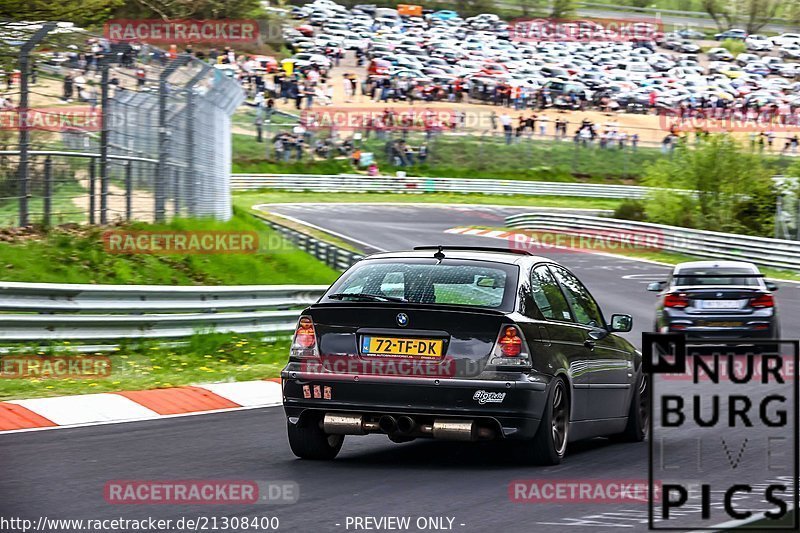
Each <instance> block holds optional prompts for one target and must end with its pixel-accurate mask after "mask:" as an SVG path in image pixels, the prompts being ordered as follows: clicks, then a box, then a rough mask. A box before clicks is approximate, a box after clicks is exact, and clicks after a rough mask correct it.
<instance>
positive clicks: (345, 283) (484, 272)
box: [323, 259, 518, 310]
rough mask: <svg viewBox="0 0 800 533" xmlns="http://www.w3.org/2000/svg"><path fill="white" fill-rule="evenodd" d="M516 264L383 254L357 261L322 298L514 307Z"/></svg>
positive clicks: (499, 307)
mask: <svg viewBox="0 0 800 533" xmlns="http://www.w3.org/2000/svg"><path fill="white" fill-rule="evenodd" d="M517 275H518V268H517V267H516V266H515V265H508V264H503V263H487V262H479V261H461V260H450V259H445V260H443V261H442V262H441V263H438V262H437V261H436V260H435V259H425V260H402V261H398V260H396V259H394V260H382V259H375V260H369V261H364V262H362V263H358V264H356V265H355V266H353V268H351V269H350V270H349V271H347V272H346V273H345V274H344V275H342V277H341V278H339V280H338V281H337V282H336V283H334V285H333V286H332V287H331V288H330V289H329V290H328V292H327V293H326V296H325V298H324V299H323V301H329V302H333V301H365V300H366V298H364V297H358V296H353V297H352V298H347V297H341V296H337V298H328V296H329V295H332V294H336V295H341V294H353V295H356V294H362V295H372V296H376V297H386V298H387V299H398V298H400V299H403V300H405V301H407V302H410V303H421V304H445V305H464V306H470V307H488V308H494V309H503V310H510V309H512V308H513V306H514V301H515V297H516V285H517Z"/></svg>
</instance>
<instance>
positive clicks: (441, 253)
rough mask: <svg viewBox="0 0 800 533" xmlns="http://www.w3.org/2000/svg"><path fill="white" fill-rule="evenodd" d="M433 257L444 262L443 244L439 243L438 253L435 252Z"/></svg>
mask: <svg viewBox="0 0 800 533" xmlns="http://www.w3.org/2000/svg"><path fill="white" fill-rule="evenodd" d="M433 258H434V259H436V260H437V261H439V262H440V263H441V262H442V259H444V252H443V251H442V245H441V244H440V245H439V249H438V250H437V251H436V253H435V254H433Z"/></svg>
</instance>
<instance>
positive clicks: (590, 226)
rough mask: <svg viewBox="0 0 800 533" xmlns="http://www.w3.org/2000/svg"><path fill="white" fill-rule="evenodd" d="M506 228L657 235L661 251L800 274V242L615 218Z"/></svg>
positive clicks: (538, 216)
mask: <svg viewBox="0 0 800 533" xmlns="http://www.w3.org/2000/svg"><path fill="white" fill-rule="evenodd" d="M505 222H506V226H508V227H510V228H519V229H534V230H556V231H563V232H570V233H574V232H587V231H588V232H598V231H600V232H621V231H628V232H636V233H638V234H651V235H652V234H654V235H656V236H657V238H658V242H659V244H660V248H661V249H662V250H663V251H665V252H675V253H681V254H686V255H692V256H697V257H703V258H710V259H730V260H739V261H750V262H752V263H755V264H757V265H762V266H769V267H775V268H782V269H786V270H794V271H800V242H798V241H787V240H782V239H768V238H763V237H750V236H747V235H736V234H732V233H721V232H716V231H701V230H695V229H687V228H679V227H675V226H665V225H661V224H650V223H647V222H634V221H630V220H620V219H615V218H604V217H592V216H584V215H572V214H561V213H546V212H532V213H524V214H519V215H512V216H509V217H506V221H505Z"/></svg>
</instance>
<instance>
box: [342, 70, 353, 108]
mask: <svg viewBox="0 0 800 533" xmlns="http://www.w3.org/2000/svg"><path fill="white" fill-rule="evenodd" d="M342 86H343V87H344V101H345V102H348V103H350V102H352V101H353V85H352V84H351V83H350V78H349V74H344V75H343V76H342Z"/></svg>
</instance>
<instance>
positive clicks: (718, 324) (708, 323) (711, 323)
mask: <svg viewBox="0 0 800 533" xmlns="http://www.w3.org/2000/svg"><path fill="white" fill-rule="evenodd" d="M698 325H699V326H705V327H707V328H738V327H740V326H741V325H742V323H741V322H731V321H727V322H726V321H722V320H718V321H716V320H705V321H703V322H700V323H699V324H698Z"/></svg>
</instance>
